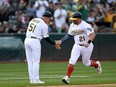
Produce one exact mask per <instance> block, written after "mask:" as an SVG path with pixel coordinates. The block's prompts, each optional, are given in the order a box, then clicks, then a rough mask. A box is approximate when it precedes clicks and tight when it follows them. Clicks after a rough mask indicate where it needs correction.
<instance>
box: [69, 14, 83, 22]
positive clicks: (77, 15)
mask: <svg viewBox="0 0 116 87" xmlns="http://www.w3.org/2000/svg"><path fill="white" fill-rule="evenodd" d="M78 18H80V19H81V18H82V15H81V13H80V12H74V13H73V15H72V17H71V18H70V20H71V21H74V20H77V19H78Z"/></svg>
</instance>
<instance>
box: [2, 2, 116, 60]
mask: <svg viewBox="0 0 116 87" xmlns="http://www.w3.org/2000/svg"><path fill="white" fill-rule="evenodd" d="M44 2H45V3H47V4H46V6H45V5H43V4H42V3H44ZM37 3H38V4H37ZM36 4H37V5H36ZM40 4H41V5H40ZM59 8H61V9H63V10H65V11H66V14H67V15H66V18H65V20H64V21H65V22H64V23H63V24H62V26H61V27H59V28H58V27H57V25H56V23H55V20H56V19H55V17H54V13H55V11H56V10H57V9H59ZM40 9H44V10H43V11H45V10H49V11H51V12H52V13H53V17H54V22H53V23H51V24H50V26H49V33H50V36H51V38H53V39H54V40H55V39H60V38H62V37H63V36H64V35H65V33H67V30H68V27H69V24H70V23H71V22H70V21H69V20H68V18H69V17H70V16H71V14H72V13H73V12H75V11H79V12H81V13H82V15H83V20H85V21H87V22H88V23H90V24H91V26H92V27H93V28H94V29H95V32H96V38H95V40H94V45H95V47H94V51H93V54H92V58H93V59H96V60H116V53H115V52H116V0H0V61H25V60H26V57H25V51H24V50H25V49H24V44H23V42H24V39H25V32H26V28H27V25H28V23H29V21H30V20H31V19H32V18H34V17H41V15H42V14H41V15H37V12H38V11H41V10H40ZM59 29H60V30H59ZM72 45H73V39H72V38H70V39H69V40H67V41H66V42H64V43H63V44H62V49H61V50H56V49H55V48H54V47H53V46H51V45H49V43H47V42H46V41H44V40H43V41H42V58H41V59H42V60H57V61H59V60H68V59H69V57H70V51H71V49H72Z"/></svg>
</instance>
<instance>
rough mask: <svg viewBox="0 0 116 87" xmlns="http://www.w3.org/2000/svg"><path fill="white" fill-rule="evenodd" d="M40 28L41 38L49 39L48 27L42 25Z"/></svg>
mask: <svg viewBox="0 0 116 87" xmlns="http://www.w3.org/2000/svg"><path fill="white" fill-rule="evenodd" d="M42 27H43V30H42V33H43V37H44V38H46V37H49V33H48V26H47V25H43V26H42Z"/></svg>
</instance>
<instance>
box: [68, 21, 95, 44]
mask: <svg viewBox="0 0 116 87" xmlns="http://www.w3.org/2000/svg"><path fill="white" fill-rule="evenodd" d="M93 32H94V30H93V28H92V27H91V26H90V25H89V24H88V23H86V22H85V21H82V22H81V23H80V24H79V25H75V24H74V23H72V24H71V25H70V28H69V31H68V34H69V35H74V40H75V43H77V44H84V43H87V41H88V39H89V38H88V36H89V35H90V34H91V33H93Z"/></svg>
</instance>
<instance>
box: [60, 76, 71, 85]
mask: <svg viewBox="0 0 116 87" xmlns="http://www.w3.org/2000/svg"><path fill="white" fill-rule="evenodd" d="M62 82H64V83H65V84H69V83H70V79H69V78H68V76H65V77H64V78H62Z"/></svg>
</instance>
